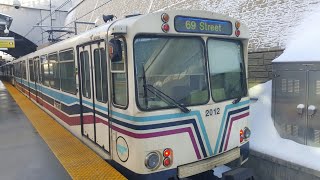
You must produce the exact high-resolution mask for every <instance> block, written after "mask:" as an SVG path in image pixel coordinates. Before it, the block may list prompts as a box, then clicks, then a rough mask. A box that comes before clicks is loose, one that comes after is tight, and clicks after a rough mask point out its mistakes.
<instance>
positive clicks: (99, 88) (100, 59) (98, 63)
mask: <svg viewBox="0 0 320 180" xmlns="http://www.w3.org/2000/svg"><path fill="white" fill-rule="evenodd" d="M93 53H94V54H93V57H94V68H95V71H94V73H95V79H96V82H95V88H96V99H97V101H100V102H103V103H105V102H107V98H108V89H107V87H108V86H107V84H108V82H107V61H106V51H105V49H104V48H100V49H95V50H94V52H93Z"/></svg>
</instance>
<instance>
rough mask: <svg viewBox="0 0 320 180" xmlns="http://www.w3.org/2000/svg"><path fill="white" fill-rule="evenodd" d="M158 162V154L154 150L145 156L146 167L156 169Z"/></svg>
mask: <svg viewBox="0 0 320 180" xmlns="http://www.w3.org/2000/svg"><path fill="white" fill-rule="evenodd" d="M159 164H160V155H159V153H156V152H151V153H149V154H148V155H147V156H146V160H145V165H146V167H147V168H148V169H151V170H153V169H156V168H157V167H158V166H159Z"/></svg>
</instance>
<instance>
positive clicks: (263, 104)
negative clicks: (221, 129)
mask: <svg viewBox="0 0 320 180" xmlns="http://www.w3.org/2000/svg"><path fill="white" fill-rule="evenodd" d="M271 85H272V81H268V82H266V83H264V84H260V85H257V86H254V87H252V88H251V89H250V90H249V94H250V97H257V98H259V99H258V101H257V102H255V103H252V104H251V106H250V118H251V119H250V122H251V130H252V135H251V140H250V148H251V149H252V150H254V151H257V152H261V153H264V154H267V155H271V156H274V157H277V158H279V159H283V160H286V161H290V162H292V163H295V164H299V165H301V166H304V167H307V168H310V169H314V170H318V171H320V148H316V147H309V146H305V145H302V144H298V143H296V142H294V141H291V140H288V139H283V138H281V137H280V136H279V134H278V132H277V130H276V129H275V127H274V125H273V121H272V118H271Z"/></svg>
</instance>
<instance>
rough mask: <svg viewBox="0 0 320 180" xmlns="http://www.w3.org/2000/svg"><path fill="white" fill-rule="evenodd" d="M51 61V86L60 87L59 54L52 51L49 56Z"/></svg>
mask: <svg viewBox="0 0 320 180" xmlns="http://www.w3.org/2000/svg"><path fill="white" fill-rule="evenodd" d="M48 61H49V76H48V78H49V82H50V86H51V87H53V88H55V89H60V66H59V60H58V54H57V53H52V54H49V56H48Z"/></svg>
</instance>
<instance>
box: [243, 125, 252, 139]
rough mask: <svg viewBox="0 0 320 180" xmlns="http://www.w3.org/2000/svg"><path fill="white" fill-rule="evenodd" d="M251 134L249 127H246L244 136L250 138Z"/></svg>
mask: <svg viewBox="0 0 320 180" xmlns="http://www.w3.org/2000/svg"><path fill="white" fill-rule="evenodd" d="M250 136H251V131H250V129H249V128H247V127H246V128H244V138H245V139H248V138H249V137H250Z"/></svg>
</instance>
